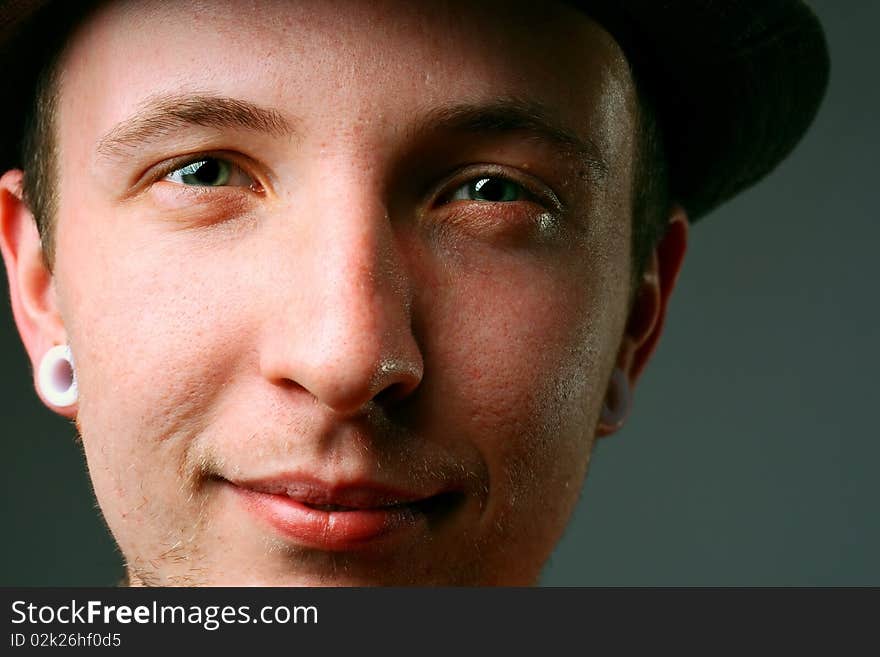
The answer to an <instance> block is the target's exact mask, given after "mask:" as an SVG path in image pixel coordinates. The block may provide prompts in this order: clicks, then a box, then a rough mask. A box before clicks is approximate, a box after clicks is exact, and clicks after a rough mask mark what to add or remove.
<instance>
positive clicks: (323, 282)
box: [261, 167, 422, 414]
mask: <svg viewBox="0 0 880 657" xmlns="http://www.w3.org/2000/svg"><path fill="white" fill-rule="evenodd" d="M339 170H340V168H339V167H336V168H335V169H333V171H334V172H335V173H334V174H333V175H328V176H327V178H326V180H325V182H324V183H323V184H321V183H320V182H316V183H313V185H312V189H313V190H315V191H314V192H313V193H310V194H309V200H308V202H307V203H306V204H305V206H307V207H308V208H309V211H308V215H309V216H308V220H307V222H306V223H307V227H306V228H305V230H304V232H300V231H296V232H299V236H300V237H301V238H304V239H305V243H306V244H307V245H308V248H307V249H306V250H305V251H304V252H302V251H301V252H300V256H299V262H298V263H294V270H295V272H296V273H295V274H293V275H292V276H290V278H292V279H294V280H292V281H291V285H295V286H296V287H297V288H298V290H297V292H296V293H295V294H294V295H291V297H292V298H295V299H296V301H295V302H294V303H292V304H291V305H289V306H287V307H285V308H284V309H283V310H282V312H284V313H285V314H286V315H287V317H285V318H284V321H283V322H279V324H278V326H286V327H287V328H286V329H285V330H284V331H283V335H277V336H276V339H274V340H272V341H271V342H272V343H273V344H274V348H273V353H271V354H270V353H264V354H263V355H262V356H261V360H262V368H263V370H264V374H265V375H266V376H267V377H268V378H269V379H271V380H273V381H275V382H279V381H285V382H293V383H295V384H297V385H298V386H300V387H302V388H304V389H306V390H308V391H309V392H310V393H311V394H312V395H313V396H314V397H315V398H316V399H317V400H318V401H320V402H322V403H323V404H325V405H326V406H328V407H330V408H331V409H333V410H334V411H336V412H338V413H345V414H348V413H353V412H357V411H359V410H360V409H361V408H362V407H363V406H364V405H365V404H366V403H367V402H369V401H370V400H371V399H373V398H374V397H376V396H377V395H379V394H380V393H382V392H383V391H386V390H389V391H390V389H394V393H393V397H395V398H396V397H400V396H403V395H405V394H408V392H410V391H411V390H413V389H414V388H415V387H416V386H417V385H418V383H419V382H420V380H421V377H422V360H421V354H420V351H419V348H418V345H417V344H416V341H415V338H414V337H413V334H412V330H411V317H410V311H411V304H410V284H409V280H408V275H407V271H406V267H405V265H404V260H403V258H401V257H400V252H399V245H398V244H397V242H396V238H395V231H394V228H393V226H392V225H391V222H390V219H389V217H388V213H387V209H386V205H385V203H384V201H383V199H382V194H381V188H380V186H379V185H378V184H376V182H373V181H370V180H369V175H368V172H367V173H364V172H363V170H361V172H360V173H359V174H357V173H350V174H349V175H340V173H339ZM328 183H332V184H328ZM300 200H302V199H300ZM303 207H304V206H303V205H301V204H300V205H299V210H297V209H292V210H291V211H290V213H291V214H292V215H293V216H292V217H290V219H289V223H290V224H291V225H292V226H294V227H296V226H297V225H299V226H300V227H301V226H302V223H301V222H303V221H305V218H304V217H303V216H302V215H301V214H300V213H301V212H302V211H303ZM297 215H299V216H297ZM292 230H293V229H292ZM280 296H282V297H284V296H285V295H280ZM282 305H286V304H282Z"/></svg>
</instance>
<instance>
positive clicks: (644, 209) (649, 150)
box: [20, 35, 671, 293]
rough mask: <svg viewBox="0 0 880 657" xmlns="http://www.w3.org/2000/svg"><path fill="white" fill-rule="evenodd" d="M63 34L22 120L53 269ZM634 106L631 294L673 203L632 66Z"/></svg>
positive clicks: (27, 193) (654, 125)
mask: <svg viewBox="0 0 880 657" xmlns="http://www.w3.org/2000/svg"><path fill="white" fill-rule="evenodd" d="M65 41H66V35H62V38H59V39H57V41H56V43H55V45H54V47H53V48H51V49H50V50H49V51H48V56H47V58H46V59H45V60H44V61H45V64H44V65H43V68H42V70H41V72H40V74H39V75H38V77H37V81H36V86H35V88H34V94H33V102H32V104H31V108H30V112H29V114H28V116H27V117H26V122H25V129H24V136H23V139H22V146H21V150H22V152H21V159H20V161H21V162H22V165H23V168H24V185H23V187H24V201H25V203H26V204H27V205H28V207H29V209H30V210H31V212H32V214H33V216H34V219H35V221H36V224H37V229H38V231H39V234H40V239H41V241H42V245H43V257H44V260H45V263H46V266H47V267H48V268H49V270H50V271H51V269H52V266H53V263H54V260H55V224H56V220H57V215H58V204H59V199H58V188H57V185H56V184H55V183H56V178H57V176H58V148H57V132H56V129H55V122H56V117H57V114H58V97H59V93H60V66H59V63H60V59H61V55H62V54H63V52H64V46H65ZM629 68H630V75H631V78H632V80H633V83H634V86H635V90H636V97H637V108H636V117H635V128H634V130H635V144H636V147H635V157H634V161H633V187H632V190H631V221H632V239H631V243H630V248H631V262H630V265H631V266H630V274H631V280H630V283H631V285H630V288H631V292H633V293H634V292H635V290H636V289H637V288H638V285H639V282H640V281H641V278H642V275H643V274H644V271H645V267H646V266H647V263H648V259H649V258H650V256H651V252H652V250H653V249H654V246H655V245H656V244H657V242H658V241H659V240H660V239H661V238H662V236H663V234H664V232H665V230H666V227H667V222H668V218H669V210H670V205H671V198H670V181H669V167H668V164H667V158H666V151H665V147H664V143H663V134H662V130H661V126H660V121H659V116H658V112H657V106H656V104H655V102H654V99H653V94H652V93H651V91H650V89H649V86H648V85H647V84H644V81H643V80H641V79H640V78H639V75H638V71H637V70H636V68H635V67H633V66H632V64H631V63H630V67H629Z"/></svg>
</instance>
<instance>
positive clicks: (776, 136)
mask: <svg viewBox="0 0 880 657" xmlns="http://www.w3.org/2000/svg"><path fill="white" fill-rule="evenodd" d="M88 4H94V3H89V2H79V1H75V2H71V1H69V0H67V1H65V2H63V3H62V2H58V1H57V0H56V1H55V2H52V1H51V0H0V76H2V77H3V99H2V103H0V121H2V125H4V126H17V127H14V128H13V129H12V130H7V131H5V132H3V133H2V134H0V171H3V170H5V169H8V168H12V167H15V166H20V165H21V161H20V160H21V156H20V151H21V147H20V146H21V144H20V142H21V137H22V134H23V130H24V122H25V117H26V116H27V115H28V114H29V112H30V105H31V103H32V102H33V94H34V92H33V88H34V81H35V79H36V74H37V71H38V70H39V68H40V67H41V66H42V65H43V61H44V59H45V58H44V57H43V56H42V55H43V54H44V53H45V52H46V51H49V50H50V49H51V43H52V41H53V35H54V37H56V38H57V37H60V36H61V35H63V32H64V28H65V26H66V25H67V24H69V21H70V20H71V19H72V17H71V15H72V12H75V11H76V10H77V9H79V10H80V11H81V10H82V7H84V6H87V5H88ZM570 4H573V5H576V6H577V7H578V8H580V9H582V10H583V11H584V12H586V13H587V14H589V15H590V16H592V17H593V18H594V19H595V20H597V21H598V22H599V23H601V24H602V25H603V26H604V27H605V28H606V29H607V30H608V31H609V32H610V33H611V34H612V35H613V36H614V37H615V39H616V40H617V41H618V43H619V44H620V45H621V47H622V48H623V51H624V52H625V54H626V56H627V58H628V60H629V62H630V65H631V66H632V68H633V70H634V72H635V74H636V77H637V79H638V80H639V84H640V85H641V86H642V91H643V92H645V91H647V93H648V94H649V97H650V98H651V99H652V102H653V103H654V104H655V106H656V111H657V114H658V117H659V123H660V128H661V132H662V135H663V140H664V145H665V150H666V154H667V159H668V163H669V171H670V183H671V187H672V189H671V192H672V197H673V198H674V199H675V200H677V201H678V202H680V203H681V204H682V205H683V206H684V207H685V208H686V209H687V211H688V214H689V216H690V218H691V220H692V221H693V220H696V219H698V218H700V217H702V216H703V215H705V214H706V213H708V212H709V211H711V210H712V209H713V208H715V207H716V206H717V205H719V204H720V203H722V202H724V201H726V200H727V199H729V198H731V197H732V196H734V195H736V194H738V193H739V192H740V191H742V190H743V189H745V188H747V187H749V186H750V185H752V184H753V183H755V182H757V181H758V180H760V179H761V178H763V177H764V176H766V175H767V174H768V173H769V172H770V171H771V170H773V168H775V167H776V165H777V164H779V162H781V161H782V160H783V159H784V158H785V157H786V156H787V155H788V154H789V153H790V152H791V150H792V149H793V148H794V147H795V145H796V144H797V143H798V141H800V139H801V138H802V137H803V135H804V133H805V132H806V131H807V128H809V126H810V124H811V123H812V121H813V119H814V117H815V115H816V112H817V110H818V108H819V105H820V103H821V101H822V98H823V96H824V94H825V89H826V87H827V84H828V76H829V67H830V63H829V57H828V48H827V44H826V42H825V37H824V34H823V31H822V27H821V25H820V24H819V21H818V19H817V18H816V16H815V14H814V13H813V12H812V11H811V10H810V8H809V7H808V6H807V5H806V3H805V2H803V1H802V0H575V1H572V2H570ZM38 14H39V17H38V18H36V19H34V17H35V16H37V15H38ZM32 19H33V20H32Z"/></svg>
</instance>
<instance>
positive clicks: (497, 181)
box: [452, 177, 528, 203]
mask: <svg viewBox="0 0 880 657" xmlns="http://www.w3.org/2000/svg"><path fill="white" fill-rule="evenodd" d="M527 197H528V193H527V192H526V191H525V190H524V189H523V188H522V185H519V184H517V183H515V182H513V181H512V180H508V179H507V178H498V177H495V178H475V179H474V180H471V181H470V182H468V183H467V184H465V185H462V186H461V187H459V188H458V189H456V190H455V192H454V193H453V194H452V200H453V201H484V202H487V203H509V202H511V201H521V200H523V199H525V198H527Z"/></svg>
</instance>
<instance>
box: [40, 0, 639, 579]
mask: <svg viewBox="0 0 880 657" xmlns="http://www.w3.org/2000/svg"><path fill="white" fill-rule="evenodd" d="M508 4H509V3H504V4H503V5H502V4H500V3H499V4H497V5H496V4H494V3H473V2H452V3H448V4H447V3H407V2H402V1H401V2H380V3H376V2H370V3H364V2H355V1H351V2H326V1H325V0H321V1H317V0H316V1H315V2H280V1H278V2H259V3H256V6H255V3H251V2H236V1H234V0H227V1H223V2H218V1H212V2H205V3H183V4H180V3H155V4H154V3H144V2H130V3H128V2H119V3H114V4H111V6H110V7H109V8H106V9H104V10H102V11H101V12H100V13H99V14H98V15H96V16H94V17H92V18H91V19H90V20H89V21H88V22H87V23H86V24H85V25H84V26H83V27H82V28H81V29H80V30H79V31H78V33H77V34H76V36H75V38H74V40H73V41H72V43H71V46H70V48H69V49H68V52H67V55H66V57H65V59H64V60H63V62H62V65H63V76H62V85H61V89H60V104H59V106H60V111H59V114H58V117H57V124H56V127H57V131H58V144H59V172H58V173H59V179H58V190H59V194H60V196H59V198H60V204H59V208H60V209H59V214H58V218H57V219H58V220H57V251H56V253H57V258H56V261H55V268H54V289H55V295H56V298H57V303H58V307H59V309H60V314H61V317H62V318H63V322H64V328H65V330H66V336H67V339H68V341H69V343H70V345H71V348H72V350H73V354H74V357H75V359H76V365H77V373H78V377H79V388H80V402H79V406H78V409H77V425H78V427H79V430H80V432H81V434H82V438H83V444H84V447H85V452H86V456H87V460H88V465H89V469H90V473H91V477H92V480H93V482H94V487H95V493H96V495H97V499H98V501H99V503H100V506H101V509H102V510H103V513H104V515H105V516H106V519H107V522H108V524H109V526H110V529H111V530H112V532H113V535H114V536H115V538H116V540H117V541H118V543H119V545H120V548H121V549H122V552H123V554H124V555H125V557H126V560H127V562H128V564H129V569H130V573H131V575H132V577H133V580H134V581H135V582H143V583H147V584H168V583H171V584H181V583H183V584H202V583H207V584H233V585H237V584H271V585H292V584H312V585H322V584H373V583H376V584H408V583H422V584H431V583H445V584H485V583H504V584H529V583H533V582H534V581H535V580H536V579H537V577H538V575H539V572H540V569H541V566H542V565H543V564H544V562H545V561H546V559H547V558H548V556H549V554H550V552H551V551H552V549H553V547H554V545H555V544H556V542H557V541H558V539H559V538H560V536H561V534H562V531H563V529H564V527H565V525H566V522H567V520H568V518H569V515H570V513H571V511H572V509H573V507H574V505H575V503H576V500H577V497H578V494H579V491H580V488H581V484H582V481H583V478H584V476H585V473H586V470H587V464H588V460H589V455H590V452H591V448H592V444H593V441H594V437H595V431H596V425H597V421H598V418H599V412H600V409H601V406H602V402H603V397H604V395H605V391H606V385H607V382H608V378H609V374H610V372H611V370H612V368H613V367H614V365H615V361H616V358H617V354H618V348H619V346H620V344H621V336H622V333H623V331H624V327H625V324H626V318H627V306H628V281H629V280H630V279H629V274H630V271H629V267H630V261H629V253H630V250H629V243H630V225H629V222H630V187H631V184H632V171H631V166H632V165H631V163H632V160H633V150H634V143H633V136H632V135H633V116H634V103H635V96H634V92H633V88H632V83H631V80H630V78H629V74H628V72H627V67H626V63H625V61H624V59H623V56H622V55H621V53H620V51H619V50H618V48H617V46H616V45H615V43H614V42H613V41H612V40H611V38H610V37H608V36H607V34H606V33H605V32H604V31H603V30H601V28H599V27H597V26H596V25H595V24H594V23H592V22H591V21H590V20H589V19H587V18H586V17H585V16H583V15H582V14H580V13H577V12H575V11H574V10H571V9H568V8H565V7H556V6H552V7H547V6H544V5H542V6H541V7H540V9H537V8H535V9H529V8H527V7H525V6H522V7H518V8H516V10H515V11H513V10H511V9H510V8H509V7H508Z"/></svg>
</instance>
